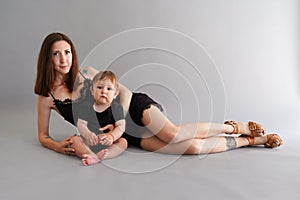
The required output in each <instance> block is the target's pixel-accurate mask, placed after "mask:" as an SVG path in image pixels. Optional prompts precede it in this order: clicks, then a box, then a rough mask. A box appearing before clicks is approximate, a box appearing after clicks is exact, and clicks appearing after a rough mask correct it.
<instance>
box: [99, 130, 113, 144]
mask: <svg viewBox="0 0 300 200" xmlns="http://www.w3.org/2000/svg"><path fill="white" fill-rule="evenodd" d="M98 139H99V143H100V144H102V145H105V146H110V145H112V144H113V142H114V138H113V136H112V135H111V134H108V133H105V134H99V135H98Z"/></svg>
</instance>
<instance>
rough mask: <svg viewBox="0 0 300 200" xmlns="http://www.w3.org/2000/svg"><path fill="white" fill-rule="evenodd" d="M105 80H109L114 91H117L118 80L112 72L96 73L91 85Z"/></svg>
mask: <svg viewBox="0 0 300 200" xmlns="http://www.w3.org/2000/svg"><path fill="white" fill-rule="evenodd" d="M105 79H108V80H110V81H111V82H112V83H113V84H114V85H115V87H116V89H117V90H118V88H119V83H118V78H117V76H116V75H115V74H114V73H113V72H112V71H109V70H105V71H100V72H98V73H97V74H96V75H95V76H94V78H93V80H92V84H93V85H94V84H95V83H96V82H98V81H100V80H105Z"/></svg>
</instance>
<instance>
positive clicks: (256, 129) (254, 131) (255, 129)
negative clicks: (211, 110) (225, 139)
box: [224, 121, 265, 137]
mask: <svg viewBox="0 0 300 200" xmlns="http://www.w3.org/2000/svg"><path fill="white" fill-rule="evenodd" d="M224 124H227V125H231V126H232V127H233V131H232V132H231V133H226V134H239V133H240V129H239V126H238V123H237V122H235V121H226V122H224ZM248 126H249V130H250V131H251V134H250V135H249V136H251V137H258V136H262V135H264V134H265V130H264V129H263V128H262V127H261V125H260V124H257V123H255V122H251V121H250V122H248Z"/></svg>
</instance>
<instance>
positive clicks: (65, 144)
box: [54, 137, 76, 155]
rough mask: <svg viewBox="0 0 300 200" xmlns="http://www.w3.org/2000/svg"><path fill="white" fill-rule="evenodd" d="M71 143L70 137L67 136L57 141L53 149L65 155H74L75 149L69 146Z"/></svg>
mask: <svg viewBox="0 0 300 200" xmlns="http://www.w3.org/2000/svg"><path fill="white" fill-rule="evenodd" d="M72 144H73V142H72V141H71V137H68V138H66V139H64V140H62V141H60V142H58V146H57V147H56V148H55V149H54V150H55V151H56V152H59V153H62V154H65V155H76V154H75V149H74V148H71V145H72Z"/></svg>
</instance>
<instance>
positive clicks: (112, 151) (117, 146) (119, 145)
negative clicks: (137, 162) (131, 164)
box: [106, 138, 127, 158]
mask: <svg viewBox="0 0 300 200" xmlns="http://www.w3.org/2000/svg"><path fill="white" fill-rule="evenodd" d="M126 148H127V140H126V139H124V138H120V139H118V140H116V141H115V142H114V143H113V144H112V145H111V146H109V147H108V148H107V150H108V153H107V156H106V158H114V157H117V156H119V155H120V154H121V153H123V152H124V151H125V150H126Z"/></svg>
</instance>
